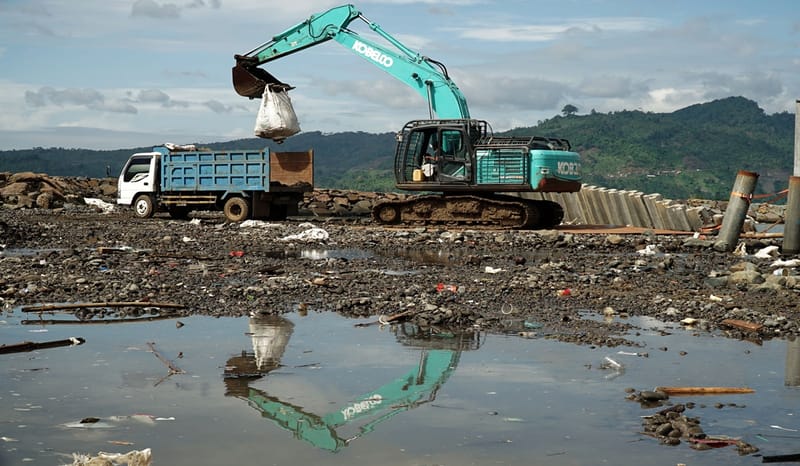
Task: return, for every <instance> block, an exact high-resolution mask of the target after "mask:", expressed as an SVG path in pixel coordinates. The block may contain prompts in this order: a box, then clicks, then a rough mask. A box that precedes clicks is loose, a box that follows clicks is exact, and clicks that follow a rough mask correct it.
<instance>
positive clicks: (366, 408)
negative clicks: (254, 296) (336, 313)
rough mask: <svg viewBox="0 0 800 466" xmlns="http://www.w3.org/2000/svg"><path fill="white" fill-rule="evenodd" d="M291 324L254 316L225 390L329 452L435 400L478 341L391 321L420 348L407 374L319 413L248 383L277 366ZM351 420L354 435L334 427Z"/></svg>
mask: <svg viewBox="0 0 800 466" xmlns="http://www.w3.org/2000/svg"><path fill="white" fill-rule="evenodd" d="M293 329H294V324H292V322H291V321H290V320H288V319H286V318H284V317H280V316H265V317H257V318H252V319H251V321H250V335H251V337H252V341H253V350H254V352H253V353H247V352H242V354H241V355H238V356H234V357H232V358H230V359H228V361H227V364H226V366H225V372H224V380H225V387H226V392H225V395H226V396H235V397H237V398H241V399H242V400H245V401H247V402H248V404H250V406H252V407H253V408H255V409H256V410H257V411H259V412H260V413H261V415H262V416H264V417H266V418H268V419H270V420H271V421H273V422H274V423H275V424H277V425H278V426H280V427H281V428H283V429H286V430H288V431H290V432H292V433H293V434H294V436H295V438H299V439H302V440H304V441H306V442H308V443H310V444H312V445H314V446H315V447H317V448H321V449H324V450H329V451H333V452H336V451H339V450H340V449H341V448H342V447H345V446H347V444H348V443H349V442H351V441H353V440H355V439H356V438H359V437H361V436H362V435H364V434H367V433H369V432H371V431H372V430H373V429H374V428H375V427H376V426H377V424H379V423H380V422H383V421H386V420H388V419H390V418H392V417H393V416H395V415H396V414H399V413H401V412H403V411H407V410H409V409H412V408H416V407H417V406H420V405H422V404H425V403H428V402H431V401H433V400H434V399H435V398H436V394H437V392H438V390H439V388H441V386H442V385H443V384H444V383H445V382H446V381H447V379H448V378H449V377H450V375H451V374H452V373H453V371H455V369H456V366H457V365H458V361H459V359H460V357H461V351H463V350H469V349H477V348H478V347H479V346H480V335H478V334H467V335H455V336H453V335H449V334H448V335H446V336H436V335H431V334H423V333H421V332H420V331H419V329H418V328H417V327H415V326H411V325H397V326H393V327H392V330H393V331H394V332H395V334H396V336H397V338H398V340H399V341H400V342H402V343H403V344H406V345H410V346H414V347H419V348H420V359H419V364H418V365H416V366H415V367H412V368H411V370H409V371H408V373H406V374H405V375H403V376H401V377H399V378H397V379H395V380H393V381H391V382H389V383H387V384H385V385H383V386H381V387H379V388H377V389H375V390H372V391H369V392H366V393H364V394H363V395H361V396H358V397H356V398H355V399H353V400H352V401H350V402H348V403H347V405H346V406H340V407H338V408H337V409H335V410H333V411H331V412H329V413H327V414H323V415H319V414H315V413H312V412H309V411H307V410H306V409H304V408H303V407H302V406H298V405H296V404H293V403H289V402H287V401H283V400H281V399H279V398H278V397H275V396H271V395H269V394H268V393H266V392H265V391H263V390H259V389H256V388H253V387H251V386H250V383H251V382H252V381H255V380H257V379H259V378H261V377H263V376H264V375H266V374H267V373H269V372H270V371H272V370H274V369H276V368H278V367H279V366H280V357H281V356H282V355H283V352H284V350H285V347H286V344H287V342H288V341H289V337H290V336H291V334H292V332H293ZM351 423H359V427H358V433H357V434H355V435H353V436H351V437H348V438H345V437H343V436H342V435H341V434H340V433H339V432H337V430H338V429H339V428H341V427H343V426H345V425H347V424H351Z"/></svg>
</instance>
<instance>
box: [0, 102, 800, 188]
mask: <svg viewBox="0 0 800 466" xmlns="http://www.w3.org/2000/svg"><path fill="white" fill-rule="evenodd" d="M573 108H574V107H573ZM398 129H399V127H398ZM502 134H514V135H521V134H531V135H534V134H535V135H541V136H556V137H561V138H566V139H569V140H570V141H571V142H572V146H573V149H574V150H577V151H578V152H580V154H581V155H582V159H583V174H584V182H585V183H587V184H594V185H598V186H605V187H609V188H617V189H635V190H640V191H644V192H649V193H652V192H658V193H661V194H663V195H664V196H666V197H669V198H673V199H683V198H690V197H696V198H709V199H727V198H728V196H729V193H730V189H731V186H732V183H733V181H734V179H735V177H736V172H737V171H738V170H751V171H755V172H757V173H759V175H760V177H759V179H758V186H757V192H761V193H771V192H776V191H779V190H780V189H783V188H785V187H786V184H787V181H788V177H789V176H790V175H791V173H792V164H793V147H792V146H793V143H794V115H793V114H789V113H785V112H784V113H780V114H774V115H767V114H766V113H764V111H763V110H762V109H760V108H759V107H758V105H757V104H756V103H755V102H753V101H751V100H748V99H745V98H743V97H730V98H726V99H721V100H716V101H713V102H709V103H703V104H698V105H693V106H690V107H687V108H684V109H681V110H678V111H675V112H672V113H649V112H642V111H628V110H623V111H618V112H612V113H597V112H594V111H590V112H589V113H588V114H582V115H581V114H577V113H575V112H569V113H568V114H566V115H563V116H555V117H553V118H551V119H548V120H545V121H541V122H539V123H538V124H537V125H536V126H532V127H527V128H516V129H514V130H512V131H509V132H507V133H498V135H502ZM143 142H144V141H143ZM160 142H162V141H153V143H155V144H158V143H160ZM181 142H185V143H189V142H190V141H181ZM203 147H209V148H211V149H215V150H223V149H253V148H263V147H269V148H270V149H271V150H274V151H305V150H308V149H311V148H313V149H314V153H315V161H316V166H315V178H316V184H317V185H318V186H319V187H324V188H342V189H358V190H366V191H391V190H393V186H394V179H393V176H392V162H393V156H394V135H393V134H392V133H384V134H371V133H364V132H348V133H335V134H322V133H320V132H305V133H301V134H298V135H297V136H294V137H291V138H289V139H288V140H286V142H285V143H283V144H280V145H279V144H275V143H273V142H272V141H267V140H264V139H258V138H252V139H241V140H236V141H227V142H219V143H214V144H205V145H203ZM149 148H150V146H149V145H143V146H142V147H139V148H127V149H120V150H114V151H94V150H85V149H61V148H41V147H38V148H33V149H27V150H15V151H0V171H11V172H19V171H34V172H43V173H48V174H50V175H58V176H87V177H104V176H106V175H107V174H110V175H111V176H116V175H117V174H118V173H119V171H120V169H121V168H122V165H123V164H124V163H125V160H127V158H128V156H129V155H130V154H132V153H133V152H136V151H143V150H149Z"/></svg>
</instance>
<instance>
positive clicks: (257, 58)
mask: <svg viewBox="0 0 800 466" xmlns="http://www.w3.org/2000/svg"><path fill="white" fill-rule="evenodd" d="M356 19H360V20H362V21H364V22H365V23H367V24H368V25H369V28H370V29H371V30H372V31H374V32H375V33H376V34H378V35H379V36H380V37H382V38H383V39H385V40H386V41H387V42H388V43H389V45H391V46H392V47H389V46H385V45H382V44H378V43H376V42H374V41H372V40H370V39H367V38H365V37H362V36H359V35H358V34H357V33H355V32H353V31H351V30H350V29H348V26H349V25H350V23H352V22H353V21H354V20H356ZM329 40H334V41H336V42H338V43H339V44H341V45H342V46H344V47H346V48H347V49H348V50H350V51H351V52H353V53H355V54H356V55H358V56H360V57H362V58H364V59H365V60H367V61H368V62H370V63H371V64H373V65H375V66H377V67H378V68H380V69H382V70H383V71H385V72H387V73H389V74H390V75H391V76H393V77H394V78H396V79H398V80H399V81H402V82H403V83H405V84H406V85H407V86H409V87H411V88H412V89H414V90H415V91H416V92H417V93H418V94H419V95H421V96H422V97H423V98H424V99H425V100H426V101H427V102H428V106H429V111H430V117H431V118H433V117H434V114H435V115H436V116H438V118H440V119H450V118H453V119H467V118H469V109H468V107H467V101H466V98H465V97H464V95H463V94H462V93H461V91H460V90H459V89H458V86H456V84H455V83H454V82H453V81H452V80H451V79H450V76H449V75H448V73H447V68H445V66H444V65H443V64H442V63H440V62H438V61H436V60H433V59H431V58H429V57H425V56H422V55H420V54H419V53H417V52H414V51H413V50H411V49H409V48H408V47H406V46H405V45H403V43H401V42H400V41H399V40H397V39H395V38H394V37H392V36H391V35H390V34H388V33H387V32H386V31H384V30H383V29H382V28H381V27H380V26H379V25H378V24H375V23H373V22H371V21H369V20H368V19H366V18H365V17H364V16H363V15H362V14H361V13H360V12H359V11H358V10H357V9H356V8H355V6H353V5H342V6H338V7H335V8H332V9H330V10H328V11H326V12H324V13H319V14H315V15H312V16H311V17H310V18H309V19H307V20H306V21H304V22H302V23H300V24H298V25H296V26H293V27H291V28H289V29H287V30H286V31H284V32H282V33H281V34H278V35H277V36H275V37H273V38H272V40H271V41H270V42H267V43H266V44H262V45H260V46H259V47H256V48H255V49H253V50H251V51H249V52H247V53H245V54H244V55H235V56H234V58H235V59H236V66H234V67H233V87H234V89H235V90H236V92H237V93H238V94H239V95H242V96H244V97H249V98H251V99H252V98H261V96H262V94H263V92H264V88H265V87H266V86H271V85H272V86H276V85H277V86H284V87H286V88H289V87H291V86H289V85H288V84H286V83H284V82H282V81H280V80H278V79H277V78H275V77H274V76H272V75H271V74H270V73H269V72H267V71H266V70H264V69H263V68H259V67H258V66H259V65H262V64H264V63H267V62H269V61H272V60H276V59H278V58H282V57H284V56H286V55H290V54H293V53H296V52H299V51H301V50H304V49H306V48H308V47H312V46H314V45H318V44H322V43H324V42H327V41H329Z"/></svg>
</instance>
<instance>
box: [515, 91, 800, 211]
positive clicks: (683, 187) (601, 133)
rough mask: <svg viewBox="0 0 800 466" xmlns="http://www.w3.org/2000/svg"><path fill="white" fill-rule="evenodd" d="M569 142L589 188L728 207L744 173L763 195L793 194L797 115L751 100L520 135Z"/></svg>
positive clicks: (592, 119)
mask: <svg viewBox="0 0 800 466" xmlns="http://www.w3.org/2000/svg"><path fill="white" fill-rule="evenodd" d="M531 132H536V133H539V134H542V135H551V136H561V137H566V138H568V139H569V140H570V142H571V143H572V147H573V149H574V150H577V151H578V152H580V154H581V156H582V160H583V171H584V181H585V182H586V183H589V184H596V185H598V186H605V187H611V188H621V189H623V188H624V189H636V190H639V191H644V192H649V193H653V192H658V193H661V194H664V195H665V196H668V197H670V198H675V199H680V198H688V197H696V198H706V199H727V198H728V197H729V195H730V189H731V186H732V184H733V181H734V180H735V178H736V172H737V171H738V170H749V171H754V172H757V173H758V174H759V179H758V185H757V192H762V193H770V192H776V191H779V190H781V189H783V188H785V187H786V185H787V184H788V179H789V176H790V175H791V174H792V164H793V161H794V158H793V144H794V115H793V114H789V113H785V112H784V113H779V114H774V115H767V114H765V113H764V111H763V110H762V109H760V108H759V107H758V105H757V104H756V103H755V102H753V101H751V100H748V99H745V98H743V97H729V98H726V99H722V100H716V101H714V102H710V103H704V104H698V105H692V106H690V107H687V108H684V109H681V110H678V111H675V112H673V113H647V112H641V111H620V112H613V113H590V114H588V115H568V116H557V117H554V118H552V119H549V120H547V121H543V122H540V123H539V124H538V125H537V126H535V127H531V128H518V129H515V130H513V131H512V133H513V134H529V133H531Z"/></svg>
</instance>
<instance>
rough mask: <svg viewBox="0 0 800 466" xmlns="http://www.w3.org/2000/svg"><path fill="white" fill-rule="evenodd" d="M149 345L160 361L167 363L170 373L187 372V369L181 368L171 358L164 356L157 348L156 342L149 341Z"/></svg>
mask: <svg viewBox="0 0 800 466" xmlns="http://www.w3.org/2000/svg"><path fill="white" fill-rule="evenodd" d="M147 346H148V347H150V351H152V352H153V354H155V355H156V357H157V358H158V360H159V361H161V362H163V363H164V364H166V366H167V367H168V368H169V375H172V374H185V373H186V371H184V370H183V369H181V368H179V367H178V366H176V365H175V364H174V363H173V362H172V361H170V360H169V359H167V358H165V357H164V356H162V355H161V353H159V352H158V350H156V344H155V343H153V342H147Z"/></svg>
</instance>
